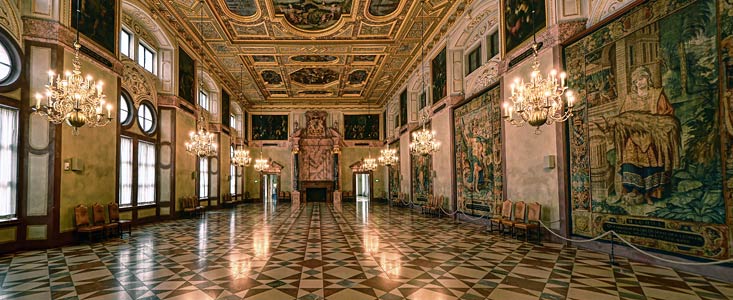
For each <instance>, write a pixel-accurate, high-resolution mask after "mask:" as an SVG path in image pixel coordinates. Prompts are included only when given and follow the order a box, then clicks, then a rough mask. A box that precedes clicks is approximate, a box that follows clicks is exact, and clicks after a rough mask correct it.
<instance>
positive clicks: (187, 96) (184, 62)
mask: <svg viewBox="0 0 733 300" xmlns="http://www.w3.org/2000/svg"><path fill="white" fill-rule="evenodd" d="M194 64H195V62H194V61H193V58H191V56H189V55H188V53H186V51H184V50H183V49H182V48H178V96H179V97H181V98H183V99H184V100H186V101H188V103H191V104H194V105H195V104H196V102H195V99H194V95H195V91H194V89H195V88H196V86H195V85H194V82H195V81H196V79H195V77H194V76H195V75H196V72H195V70H196V69H195V68H196V66H195V65H194Z"/></svg>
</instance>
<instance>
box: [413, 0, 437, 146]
mask: <svg viewBox="0 0 733 300" xmlns="http://www.w3.org/2000/svg"><path fill="white" fill-rule="evenodd" d="M422 5H424V4H422ZM423 9H424V7H422V6H421V7H420V10H423ZM421 27H422V28H421V29H422V35H421V36H420V48H421V51H422V60H421V62H420V64H421V67H420V77H421V80H420V81H421V82H422V90H423V93H424V94H425V97H427V96H428V91H427V84H425V80H426V78H427V77H426V76H425V68H424V66H423V64H424V63H425V47H424V46H425V41H424V36H425V16H424V15H423V17H422V26H421ZM423 112H424V113H423V115H422V117H421V118H420V122H421V123H422V129H421V130H419V131H415V132H413V133H412V142H410V153H412V155H432V154H433V153H435V152H436V151H438V150H439V149H440V142H438V141H436V140H435V131H430V130H428V129H427V128H425V123H426V122H427V119H428V115H427V111H425V110H423Z"/></svg>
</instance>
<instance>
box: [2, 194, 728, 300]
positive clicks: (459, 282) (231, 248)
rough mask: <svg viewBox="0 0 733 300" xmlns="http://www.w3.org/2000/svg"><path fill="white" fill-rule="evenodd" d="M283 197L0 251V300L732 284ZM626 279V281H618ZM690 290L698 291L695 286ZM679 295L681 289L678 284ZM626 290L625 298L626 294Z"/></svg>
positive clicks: (567, 291)
mask: <svg viewBox="0 0 733 300" xmlns="http://www.w3.org/2000/svg"><path fill="white" fill-rule="evenodd" d="M342 206H343V210H342V211H337V210H336V209H335V208H334V207H333V206H330V204H327V203H322V202H319V203H307V204H303V205H301V206H300V207H299V208H298V209H296V210H295V211H293V210H292V209H293V208H291V206H290V205H288V204H287V203H284V204H282V203H281V205H276V202H275V201H273V202H269V203H264V204H263V203H257V204H254V203H250V204H243V205H239V206H237V207H235V208H231V209H229V210H224V209H222V210H210V211H207V212H206V213H205V217H204V218H187V219H180V220H174V221H166V222H160V223H154V224H149V225H143V226H138V227H135V229H134V231H133V234H132V236H130V237H128V236H125V238H124V239H109V240H106V241H105V242H103V243H95V244H91V245H89V244H84V245H76V246H70V247H64V248H54V249H48V250H44V251H27V252H18V253H15V254H12V255H5V256H0V299H3V300H5V299H91V300H102V299H196V300H200V299H206V300H208V299H212V300H213V299H329V300H339V299H346V300H358V299H430V300H435V299H520V300H524V299H533V300H537V299H599V300H600V299H619V297H621V298H623V299H670V300H671V299H727V298H730V295H732V294H733V285H732V284H728V283H722V282H719V281H714V280H708V279H706V278H704V277H701V276H697V275H694V274H689V273H682V272H676V271H674V270H671V269H668V268H664V267H659V266H653V265H648V264H643V263H639V262H634V261H629V260H627V259H624V258H621V257H617V259H616V262H617V263H618V266H616V267H611V266H609V265H608V264H607V263H606V262H607V261H608V255H607V253H599V252H593V251H587V250H582V249H577V248H572V247H566V246H563V245H560V244H552V243H544V244H543V245H535V244H528V243H523V242H521V241H518V240H516V239H513V238H509V237H502V236H500V235H492V234H488V233H487V231H486V228H485V227H484V226H478V225H473V224H467V223H463V222H461V223H454V222H453V221H451V220H449V219H446V218H442V219H440V218H431V217H427V216H423V215H421V214H419V213H417V212H415V211H414V210H410V209H406V208H393V209H390V208H389V207H388V206H387V205H385V204H381V203H379V202H376V201H375V202H372V203H370V202H369V201H356V202H343V203H342ZM621 279H623V280H621ZM690 283H694V286H693V285H691V284H690ZM669 287H673V288H669ZM622 290H623V295H622V296H619V295H620V292H619V291H622Z"/></svg>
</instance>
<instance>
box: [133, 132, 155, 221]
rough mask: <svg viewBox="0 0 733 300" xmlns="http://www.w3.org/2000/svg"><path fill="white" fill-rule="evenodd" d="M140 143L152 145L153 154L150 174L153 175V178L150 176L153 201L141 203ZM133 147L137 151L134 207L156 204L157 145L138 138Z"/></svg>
mask: <svg viewBox="0 0 733 300" xmlns="http://www.w3.org/2000/svg"><path fill="white" fill-rule="evenodd" d="M142 145H147V146H149V147H152V151H153V155H152V156H153V164H152V175H153V178H152V186H153V187H152V197H153V201H152V202H143V203H140V193H141V192H140V189H141V187H142V185H141V182H140V177H141V176H140V169H141V165H140V163H141V162H140V156H141V153H142V151H141V149H142V147H143V146H142ZM135 148H136V150H137V153H136V154H137V155H136V156H137V161H136V168H135V169H136V170H135V171H136V176H135V179H136V182H135V186H136V198H135V206H136V207H141V206H150V205H156V204H158V193H157V190H156V189H157V188H158V178H157V177H158V175H157V173H158V171H157V170H158V147H157V145H156V143H155V142H150V141H145V140H138V141H137V147H135Z"/></svg>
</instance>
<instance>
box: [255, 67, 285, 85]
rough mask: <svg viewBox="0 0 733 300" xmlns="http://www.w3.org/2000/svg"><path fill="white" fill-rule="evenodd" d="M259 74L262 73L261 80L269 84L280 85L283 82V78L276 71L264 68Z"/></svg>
mask: <svg viewBox="0 0 733 300" xmlns="http://www.w3.org/2000/svg"><path fill="white" fill-rule="evenodd" d="M260 74H261V75H262V80H264V81H265V83H267V84H269V85H281V84H282V83H283V78H282V76H280V74H279V73H278V72H275V71H272V70H265V71H262V73H260Z"/></svg>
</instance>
